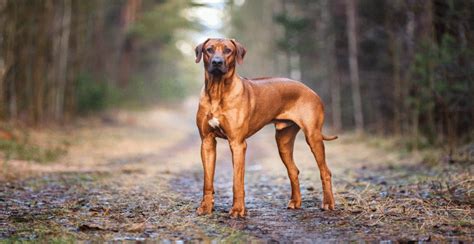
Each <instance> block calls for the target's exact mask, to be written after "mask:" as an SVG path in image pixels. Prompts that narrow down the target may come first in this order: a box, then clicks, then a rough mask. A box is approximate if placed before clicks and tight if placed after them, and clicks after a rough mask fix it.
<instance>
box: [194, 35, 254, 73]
mask: <svg viewBox="0 0 474 244" xmlns="http://www.w3.org/2000/svg"><path fill="white" fill-rule="evenodd" d="M246 52H247V50H245V48H244V47H243V46H242V45H241V44H240V43H238V42H237V41H235V40H234V39H207V40H206V41H205V42H203V43H201V44H199V45H198V46H197V47H196V63H199V62H200V61H201V59H203V60H204V67H205V69H206V72H208V73H210V74H212V75H218V76H221V75H224V74H226V73H227V72H229V71H232V70H233V69H234V68H235V63H236V62H237V63H238V64H242V62H243V59H244V56H245V53H246Z"/></svg>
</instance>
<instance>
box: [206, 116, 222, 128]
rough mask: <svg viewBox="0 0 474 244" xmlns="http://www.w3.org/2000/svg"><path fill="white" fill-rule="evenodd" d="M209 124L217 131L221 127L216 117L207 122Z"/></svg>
mask: <svg viewBox="0 0 474 244" xmlns="http://www.w3.org/2000/svg"><path fill="white" fill-rule="evenodd" d="M207 123H208V124H209V125H210V126H211V127H212V128H214V129H217V128H219V126H220V124H219V120H218V119H217V118H216V117H212V119H210V120H209V121H207Z"/></svg>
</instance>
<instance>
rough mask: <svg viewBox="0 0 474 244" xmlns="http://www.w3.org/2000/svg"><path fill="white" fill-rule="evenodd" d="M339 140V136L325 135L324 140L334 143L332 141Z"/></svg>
mask: <svg viewBox="0 0 474 244" xmlns="http://www.w3.org/2000/svg"><path fill="white" fill-rule="evenodd" d="M336 139H337V136H325V135H323V140H325V141H332V140H336Z"/></svg>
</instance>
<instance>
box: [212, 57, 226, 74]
mask: <svg viewBox="0 0 474 244" xmlns="http://www.w3.org/2000/svg"><path fill="white" fill-rule="evenodd" d="M207 71H208V72H209V73H211V74H213V75H222V74H225V73H226V72H227V67H226V66H225V64H224V59H223V58H221V57H213V58H212V59H211V64H210V65H209V68H208V70H207Z"/></svg>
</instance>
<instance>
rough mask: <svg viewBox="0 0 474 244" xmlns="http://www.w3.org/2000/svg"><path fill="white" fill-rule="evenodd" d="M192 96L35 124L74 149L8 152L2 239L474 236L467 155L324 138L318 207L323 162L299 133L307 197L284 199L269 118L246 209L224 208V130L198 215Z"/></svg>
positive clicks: (227, 194) (228, 183)
mask: <svg viewBox="0 0 474 244" xmlns="http://www.w3.org/2000/svg"><path fill="white" fill-rule="evenodd" d="M195 104H196V103H195V100H190V102H187V103H185V104H184V105H183V106H180V107H174V108H171V107H167V108H163V107H161V108H156V109H153V110H147V111H139V112H125V111H118V112H114V113H110V115H107V116H105V115H104V116H102V117H100V118H96V119H84V120H81V121H77V122H76V123H75V124H74V125H73V126H69V127H66V128H64V127H61V128H56V129H54V128H48V129H41V130H33V131H31V132H30V133H29V138H30V139H29V141H31V142H32V143H36V144H37V145H41V146H43V147H50V148H63V150H64V151H66V150H67V154H65V155H62V156H60V157H57V158H55V157H52V158H54V160H52V162H51V160H50V161H44V162H35V161H34V160H27V159H22V160H21V159H14V157H12V159H9V160H3V162H2V167H1V172H0V206H1V207H0V241H2V240H4V241H5V240H6V241H14V240H25V239H26V240H40V241H41V240H48V241H51V240H56V241H74V240H99V241H101V240H145V239H158V240H162V241H167V240H174V241H175V240H184V241H186V240H202V241H210V242H211V241H215V240H217V241H232V242H233V241H271V240H276V241H283V242H289V241H302V242H326V241H331V240H332V241H341V240H345V241H349V240H379V241H382V240H391V241H400V242H404V241H436V240H450V241H467V242H472V241H473V240H474V233H473V230H474V212H473V209H472V208H473V204H474V198H473V189H474V177H473V175H474V174H473V172H474V166H473V164H472V163H464V164H462V163H455V164H450V163H446V162H442V161H437V160H434V161H435V162H432V161H433V160H428V162H427V161H426V160H424V161H423V160H422V158H423V157H422V156H420V155H416V154H413V153H403V150H401V149H398V148H397V146H396V144H394V143H391V142H390V140H386V139H374V138H369V137H368V136H365V137H361V136H355V135H351V134H343V135H340V139H338V140H336V141H332V142H326V150H327V161H328V164H329V167H330V169H331V170H332V172H333V184H334V191H335V198H336V210H335V211H322V210H321V209H319V207H318V206H320V203H321V183H320V179H319V171H318V169H317V167H316V163H315V161H314V158H313V156H312V155H311V153H310V151H309V148H308V146H307V145H306V143H305V142H304V138H303V136H302V134H301V133H300V135H299V136H298V139H297V142H296V146H295V161H296V163H297V165H298V167H299V169H300V171H301V173H300V183H301V191H302V196H303V206H302V209H299V210H288V209H286V204H287V202H288V200H289V197H290V184H289V180H288V177H287V174H286V169H285V167H284V166H283V164H282V163H281V161H280V159H279V156H278V152H277V148H276V143H275V141H274V129H273V126H267V127H265V128H264V129H263V130H262V131H261V132H259V133H257V134H256V135H255V136H253V137H252V138H250V139H249V141H248V150H247V161H246V176H245V180H246V182H245V187H246V207H247V209H248V216H247V217H246V218H244V219H231V218H230V217H229V215H228V210H229V209H230V207H231V204H232V180H231V179H232V167H231V161H230V152H229V148H228V146H227V142H226V141H223V140H219V141H218V159H217V166H216V178H215V187H216V194H215V210H214V212H213V214H212V215H208V216H197V215H196V214H195V210H196V208H197V207H198V205H199V202H200V200H201V189H202V167H201V162H200V141H199V136H198V133H197V130H196V128H195V123H194V113H195V109H196V108H195ZM4 156H5V155H4Z"/></svg>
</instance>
